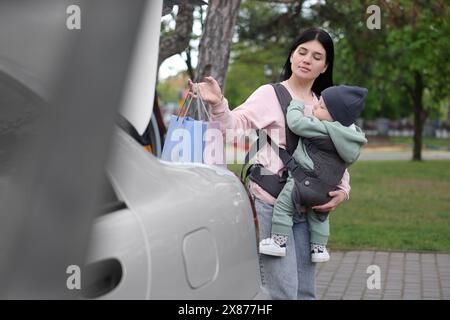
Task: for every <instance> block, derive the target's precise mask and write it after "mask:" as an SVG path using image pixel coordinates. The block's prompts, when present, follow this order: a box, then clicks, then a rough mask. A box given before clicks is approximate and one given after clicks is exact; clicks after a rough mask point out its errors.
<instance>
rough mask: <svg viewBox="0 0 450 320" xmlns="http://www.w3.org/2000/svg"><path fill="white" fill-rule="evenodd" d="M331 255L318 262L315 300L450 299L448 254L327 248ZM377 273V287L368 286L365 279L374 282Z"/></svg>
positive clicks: (449, 258)
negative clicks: (330, 249) (323, 261)
mask: <svg viewBox="0 0 450 320" xmlns="http://www.w3.org/2000/svg"><path fill="white" fill-rule="evenodd" d="M330 255H331V260H330V261H329V262H327V263H320V264H317V269H316V270H317V271H316V272H317V277H316V279H317V280H316V287H317V299H323V300H331V299H332V300H341V299H343V300H374V299H375V300H400V299H403V300H450V254H446V253H414V252H384V251H330ZM369 266H375V267H369ZM368 267H369V270H368ZM378 267H379V269H378ZM378 270H379V272H377V271H378ZM376 274H379V275H380V284H381V285H380V288H379V289H377V288H373V289H369V288H368V279H369V278H370V279H369V280H371V281H369V284H370V285H371V286H373V285H376V281H374V277H375V276H376Z"/></svg>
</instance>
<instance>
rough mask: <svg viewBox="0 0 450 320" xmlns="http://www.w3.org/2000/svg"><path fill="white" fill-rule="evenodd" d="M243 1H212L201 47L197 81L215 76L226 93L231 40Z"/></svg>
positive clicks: (209, 5) (209, 3)
mask: <svg viewBox="0 0 450 320" xmlns="http://www.w3.org/2000/svg"><path fill="white" fill-rule="evenodd" d="M240 3H241V0H228V1H223V0H210V1H209V2H208V14H207V16H206V22H205V29H204V31H203V35H202V39H201V41H200V46H199V56H198V65H197V77H196V81H202V80H203V78H204V77H205V76H213V77H214V78H215V79H216V80H217V81H218V82H219V85H220V87H221V88H222V92H223V91H224V89H225V88H224V85H225V78H226V74H227V69H228V60H229V57H230V48H231V40H232V37H233V34H234V25H235V23H236V18H237V14H238V12H239V6H240Z"/></svg>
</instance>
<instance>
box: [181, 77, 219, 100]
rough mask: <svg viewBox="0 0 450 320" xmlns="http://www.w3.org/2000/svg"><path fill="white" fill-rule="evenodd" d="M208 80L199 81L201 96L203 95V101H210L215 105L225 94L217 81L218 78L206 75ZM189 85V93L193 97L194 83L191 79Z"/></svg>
mask: <svg viewBox="0 0 450 320" xmlns="http://www.w3.org/2000/svg"><path fill="white" fill-rule="evenodd" d="M205 80H206V82H199V83H198V90H199V91H200V96H201V97H202V99H203V101H204V102H206V103H209V104H210V105H211V106H214V105H216V104H218V103H219V102H221V101H222V99H223V95H222V90H221V89H220V86H219V84H218V83H217V81H216V79H214V78H213V77H205ZM188 84H189V87H190V88H191V91H190V92H189V95H190V96H191V97H192V96H193V95H194V94H193V92H194V89H195V88H194V83H193V82H192V80H191V79H189V80H188Z"/></svg>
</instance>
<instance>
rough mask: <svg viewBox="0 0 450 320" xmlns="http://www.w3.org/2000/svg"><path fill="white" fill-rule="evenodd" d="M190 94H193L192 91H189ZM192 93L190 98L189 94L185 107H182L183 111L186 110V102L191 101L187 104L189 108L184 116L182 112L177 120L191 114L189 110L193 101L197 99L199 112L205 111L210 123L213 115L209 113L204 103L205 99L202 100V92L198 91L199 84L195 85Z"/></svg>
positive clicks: (185, 100)
mask: <svg viewBox="0 0 450 320" xmlns="http://www.w3.org/2000/svg"><path fill="white" fill-rule="evenodd" d="M189 92H191V91H189ZM192 93H193V95H192V96H189V94H188V95H187V97H186V99H184V101H183V105H182V106H181V110H184V108H185V105H186V102H187V101H188V100H189V102H187V107H186V108H185V112H184V115H182V114H183V112H180V114H179V115H178V118H177V120H178V119H179V118H180V117H186V115H187V114H188V112H189V109H190V108H191V104H192V100H193V99H197V110H198V109H200V108H201V109H203V111H204V112H205V114H206V116H207V121H210V119H211V115H210V113H209V112H208V108H207V107H206V106H205V103H204V102H203V99H202V97H201V95H200V90H199V89H198V83H194V85H193V88H192Z"/></svg>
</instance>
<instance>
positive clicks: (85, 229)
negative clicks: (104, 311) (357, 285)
mask: <svg viewBox="0 0 450 320" xmlns="http://www.w3.org/2000/svg"><path fill="white" fill-rule="evenodd" d="M94 3H95V4H94ZM77 4H78V7H79V9H81V15H82V17H83V19H82V20H81V22H82V23H81V32H80V31H77V30H70V29H67V28H66V26H65V22H67V21H68V19H69V18H72V16H71V15H72V14H75V13H76V11H73V12H72V11H70V10H69V6H70V5H72V3H71V1H60V0H54V1H52V0H42V1H39V2H36V1H21V2H20V4H19V3H17V2H16V1H2V3H1V4H0V39H1V40H0V41H2V42H1V43H0V91H1V92H0V94H1V97H2V98H1V100H0V103H2V104H3V105H0V112H1V113H2V117H1V118H0V168H1V170H0V208H1V216H0V218H1V222H0V226H1V228H2V230H0V231H1V232H0V237H1V239H0V240H1V241H0V243H2V244H3V250H2V253H1V255H0V271H1V272H0V277H1V278H0V284H1V286H0V288H1V291H0V295H1V297H4V298H59V297H69V298H80V297H81V298H84V299H266V298H268V296H267V294H266V293H265V291H264V290H263V289H262V286H261V281H260V272H259V265H258V254H257V245H256V244H257V231H258V230H257V218H256V213H255V211H254V209H253V203H252V200H251V199H250V197H249V196H248V192H247V190H246V188H245V187H244V186H243V184H242V183H241V181H240V180H239V179H238V178H237V177H236V176H235V175H234V174H232V173H231V172H230V171H228V170H226V169H223V168H219V167H214V166H207V165H203V164H195V163H170V162H164V161H161V160H160V159H159V158H158V155H159V154H160V152H161V145H162V143H161V140H162V139H161V137H160V136H159V134H158V132H159V131H158V130H157V129H158V128H157V123H156V121H155V120H154V118H152V114H153V113H154V112H153V110H152V108H153V98H154V92H155V79H156V65H157V50H158V42H159V27H160V17H161V10H162V0H159V1H155V0H152V1H142V0H141V1H138V0H136V1H133V4H131V3H130V2H127V3H125V2H124V1H116V0H114V1H112V0H108V1H93V2H92V1H77ZM108 19H109V20H108ZM77 32H78V33H77ZM74 44H76V45H74ZM71 50H74V51H72V52H70V51H71ZM68 52H69V54H68ZM70 53H71V54H70ZM62 66H65V67H64V69H63V67H62ZM60 70H65V72H66V74H63V75H61V72H59V71H60ZM67 70H68V71H67ZM90 81H92V83H89V82H90ZM86 82H87V83H86ZM112 96H113V97H112ZM113 98H114V99H113ZM48 101H50V102H49V103H47V102H48ZM47 105H50V107H47ZM55 106H57V107H55ZM42 110H45V112H42ZM117 111H119V113H120V114H121V116H120V117H119V118H120V119H121V120H120V121H119V122H118V123H119V125H114V126H113V120H114V118H115V117H116V114H117ZM35 113H36V114H37V115H38V116H34V114H35ZM30 114H32V115H31V116H30ZM74 122H75V123H74ZM149 128H150V131H149V132H150V136H151V141H152V142H151V144H152V149H153V150H154V154H151V153H149V152H148V151H147V150H146V149H145V148H144V147H143V146H142V141H141V140H140V139H139V137H142V134H143V132H144V131H145V130H146V129H147V130H148V129H149ZM30 141H31V142H30ZM68 144H69V146H70V147H69V148H68ZM23 145H26V146H30V148H23ZM99 187H101V188H99ZM30 190H32V191H31V192H30ZM98 190H100V191H98ZM97 191H98V192H97ZM17 199H21V200H20V201H21V202H20V203H21V205H18V203H19V202H18V201H17ZM18 235H20V236H18ZM17 248H21V249H20V250H19V251H18V250H17ZM19 253H20V254H19ZM73 266H75V267H80V270H81V272H80V273H79V274H78V276H79V277H81V281H80V283H81V285H80V286H78V287H76V286H75V288H74V287H70V286H69V282H70V281H71V280H73V278H72V276H73V275H72V273H71V271H70V270H73V269H71V268H70V267H73ZM25 280H26V281H25Z"/></svg>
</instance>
